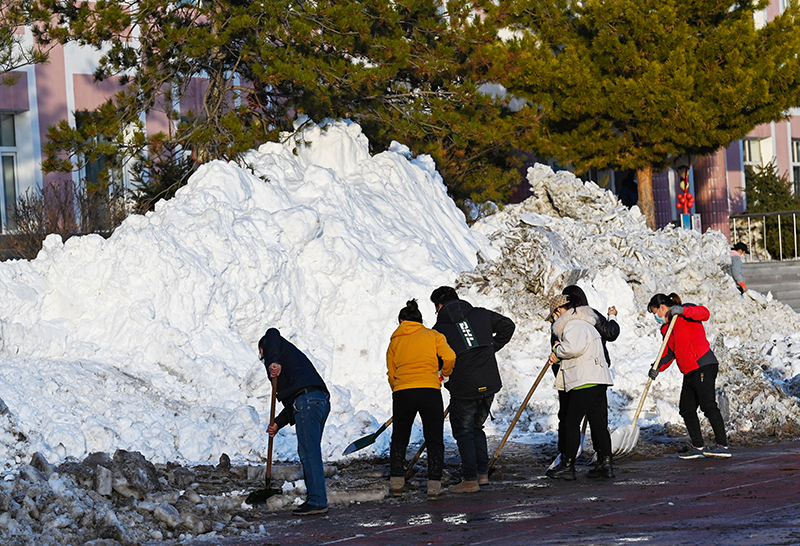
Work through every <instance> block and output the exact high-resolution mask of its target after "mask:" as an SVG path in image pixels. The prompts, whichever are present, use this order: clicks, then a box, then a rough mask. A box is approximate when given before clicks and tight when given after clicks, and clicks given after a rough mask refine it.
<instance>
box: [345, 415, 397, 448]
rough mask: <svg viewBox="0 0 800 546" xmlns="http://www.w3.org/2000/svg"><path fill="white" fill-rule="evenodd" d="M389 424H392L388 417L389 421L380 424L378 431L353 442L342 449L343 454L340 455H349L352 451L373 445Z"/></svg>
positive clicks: (390, 418)
mask: <svg viewBox="0 0 800 546" xmlns="http://www.w3.org/2000/svg"><path fill="white" fill-rule="evenodd" d="M391 424H392V417H389V420H388V421H386V422H385V423H384V424H382V425H381V427H380V428H379V429H378V430H376V431H375V432H373V433H372V434H368V435H366V436H364V437H363V438H359V439H358V440H356V441H355V442H353V443H352V444H350V445H349V446H347V447H346V448H344V452H343V453H342V455H349V454H350V453H352V452H354V451H358V450H359V449H364V448H365V447H367V446H368V445H371V444H374V443H375V440H377V439H378V436H380V435H381V434H383V431H384V430H386V429H387V428H388V427H389V425H391Z"/></svg>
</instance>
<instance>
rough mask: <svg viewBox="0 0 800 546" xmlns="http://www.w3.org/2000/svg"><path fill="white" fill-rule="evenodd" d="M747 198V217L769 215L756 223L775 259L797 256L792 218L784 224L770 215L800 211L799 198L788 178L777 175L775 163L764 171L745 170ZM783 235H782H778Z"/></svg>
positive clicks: (765, 167)
mask: <svg viewBox="0 0 800 546" xmlns="http://www.w3.org/2000/svg"><path fill="white" fill-rule="evenodd" d="M745 185H746V190H745V195H746V196H747V211H746V212H747V213H748V214H755V213H759V212H763V213H766V214H765V215H764V216H763V217H762V218H761V219H759V218H755V219H754V220H753V222H754V223H755V224H756V225H759V224H760V225H761V230H762V237H763V242H764V246H765V247H766V249H767V251H768V252H769V253H770V254H771V255H772V256H780V255H781V253H782V255H783V256H791V255H793V254H794V247H795V237H796V232H795V229H794V221H793V218H792V216H791V215H787V216H784V217H783V219H782V221H779V220H778V216H777V215H772V216H768V214H770V213H775V212H782V211H796V210H800V196H798V195H795V194H794V193H793V192H792V184H791V182H790V181H789V178H788V177H787V176H786V175H782V174H780V173H779V172H778V166H777V165H776V164H775V162H774V161H772V162H770V163H769V164H767V165H765V166H761V167H751V166H750V165H748V166H747V167H745ZM779 233H780V235H779Z"/></svg>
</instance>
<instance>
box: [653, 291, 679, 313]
mask: <svg viewBox="0 0 800 546" xmlns="http://www.w3.org/2000/svg"><path fill="white" fill-rule="evenodd" d="M680 304H681V297H680V296H679V295H678V294H676V293H675V292H673V293H672V294H670V295H669V296H665V295H664V294H656V295H655V296H653V297H652V298H650V303H648V304H647V310H648V311H652V310H653V309H658V308H659V307H661V306H662V305H666V306H667V307H672V306H673V305H680Z"/></svg>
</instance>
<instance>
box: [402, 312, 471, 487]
mask: <svg viewBox="0 0 800 546" xmlns="http://www.w3.org/2000/svg"><path fill="white" fill-rule="evenodd" d="M397 319H398V321H399V322H400V326H398V327H397V329H396V330H395V331H394V333H393V334H392V339H391V342H390V343H389V349H388V350H387V351H386V367H387V369H388V371H387V375H388V376H389V386H390V387H391V388H392V418H393V425H394V426H393V428H392V445H391V449H390V452H389V464H390V469H391V472H390V478H389V492H390V493H391V494H392V496H394V497H399V496H400V495H401V494H402V492H403V487H404V486H405V478H404V474H405V470H406V449H407V448H408V440H409V438H410V437H411V427H412V425H413V424H414V418H415V417H416V416H417V413H419V416H420V419H422V432H423V435H424V436H425V445H426V449H427V450H428V499H429V500H436V499H438V498H441V497H442V481H441V480H442V467H443V466H444V409H443V404H442V382H441V380H440V378H441V379H443V378H445V377H449V376H450V374H451V373H452V372H453V364H455V361H456V353H454V352H453V349H451V348H450V346H449V345H448V344H447V339H446V338H445V337H444V335H442V334H440V333H439V332H437V331H436V330H430V329H428V328H425V326H423V325H422V313H420V311H419V307H418V305H417V300H409V301H408V302H406V306H405V307H403V308H402V309H401V310H400V313H399V314H398V317H397ZM440 361H441V363H442V364H441V370H440V369H439V362H440Z"/></svg>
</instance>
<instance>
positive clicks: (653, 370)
mask: <svg viewBox="0 0 800 546" xmlns="http://www.w3.org/2000/svg"><path fill="white" fill-rule="evenodd" d="M647 376H648V377H649V378H650V379H653V380H655V378H656V377H658V368H650V369H649V370H648V371H647Z"/></svg>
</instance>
